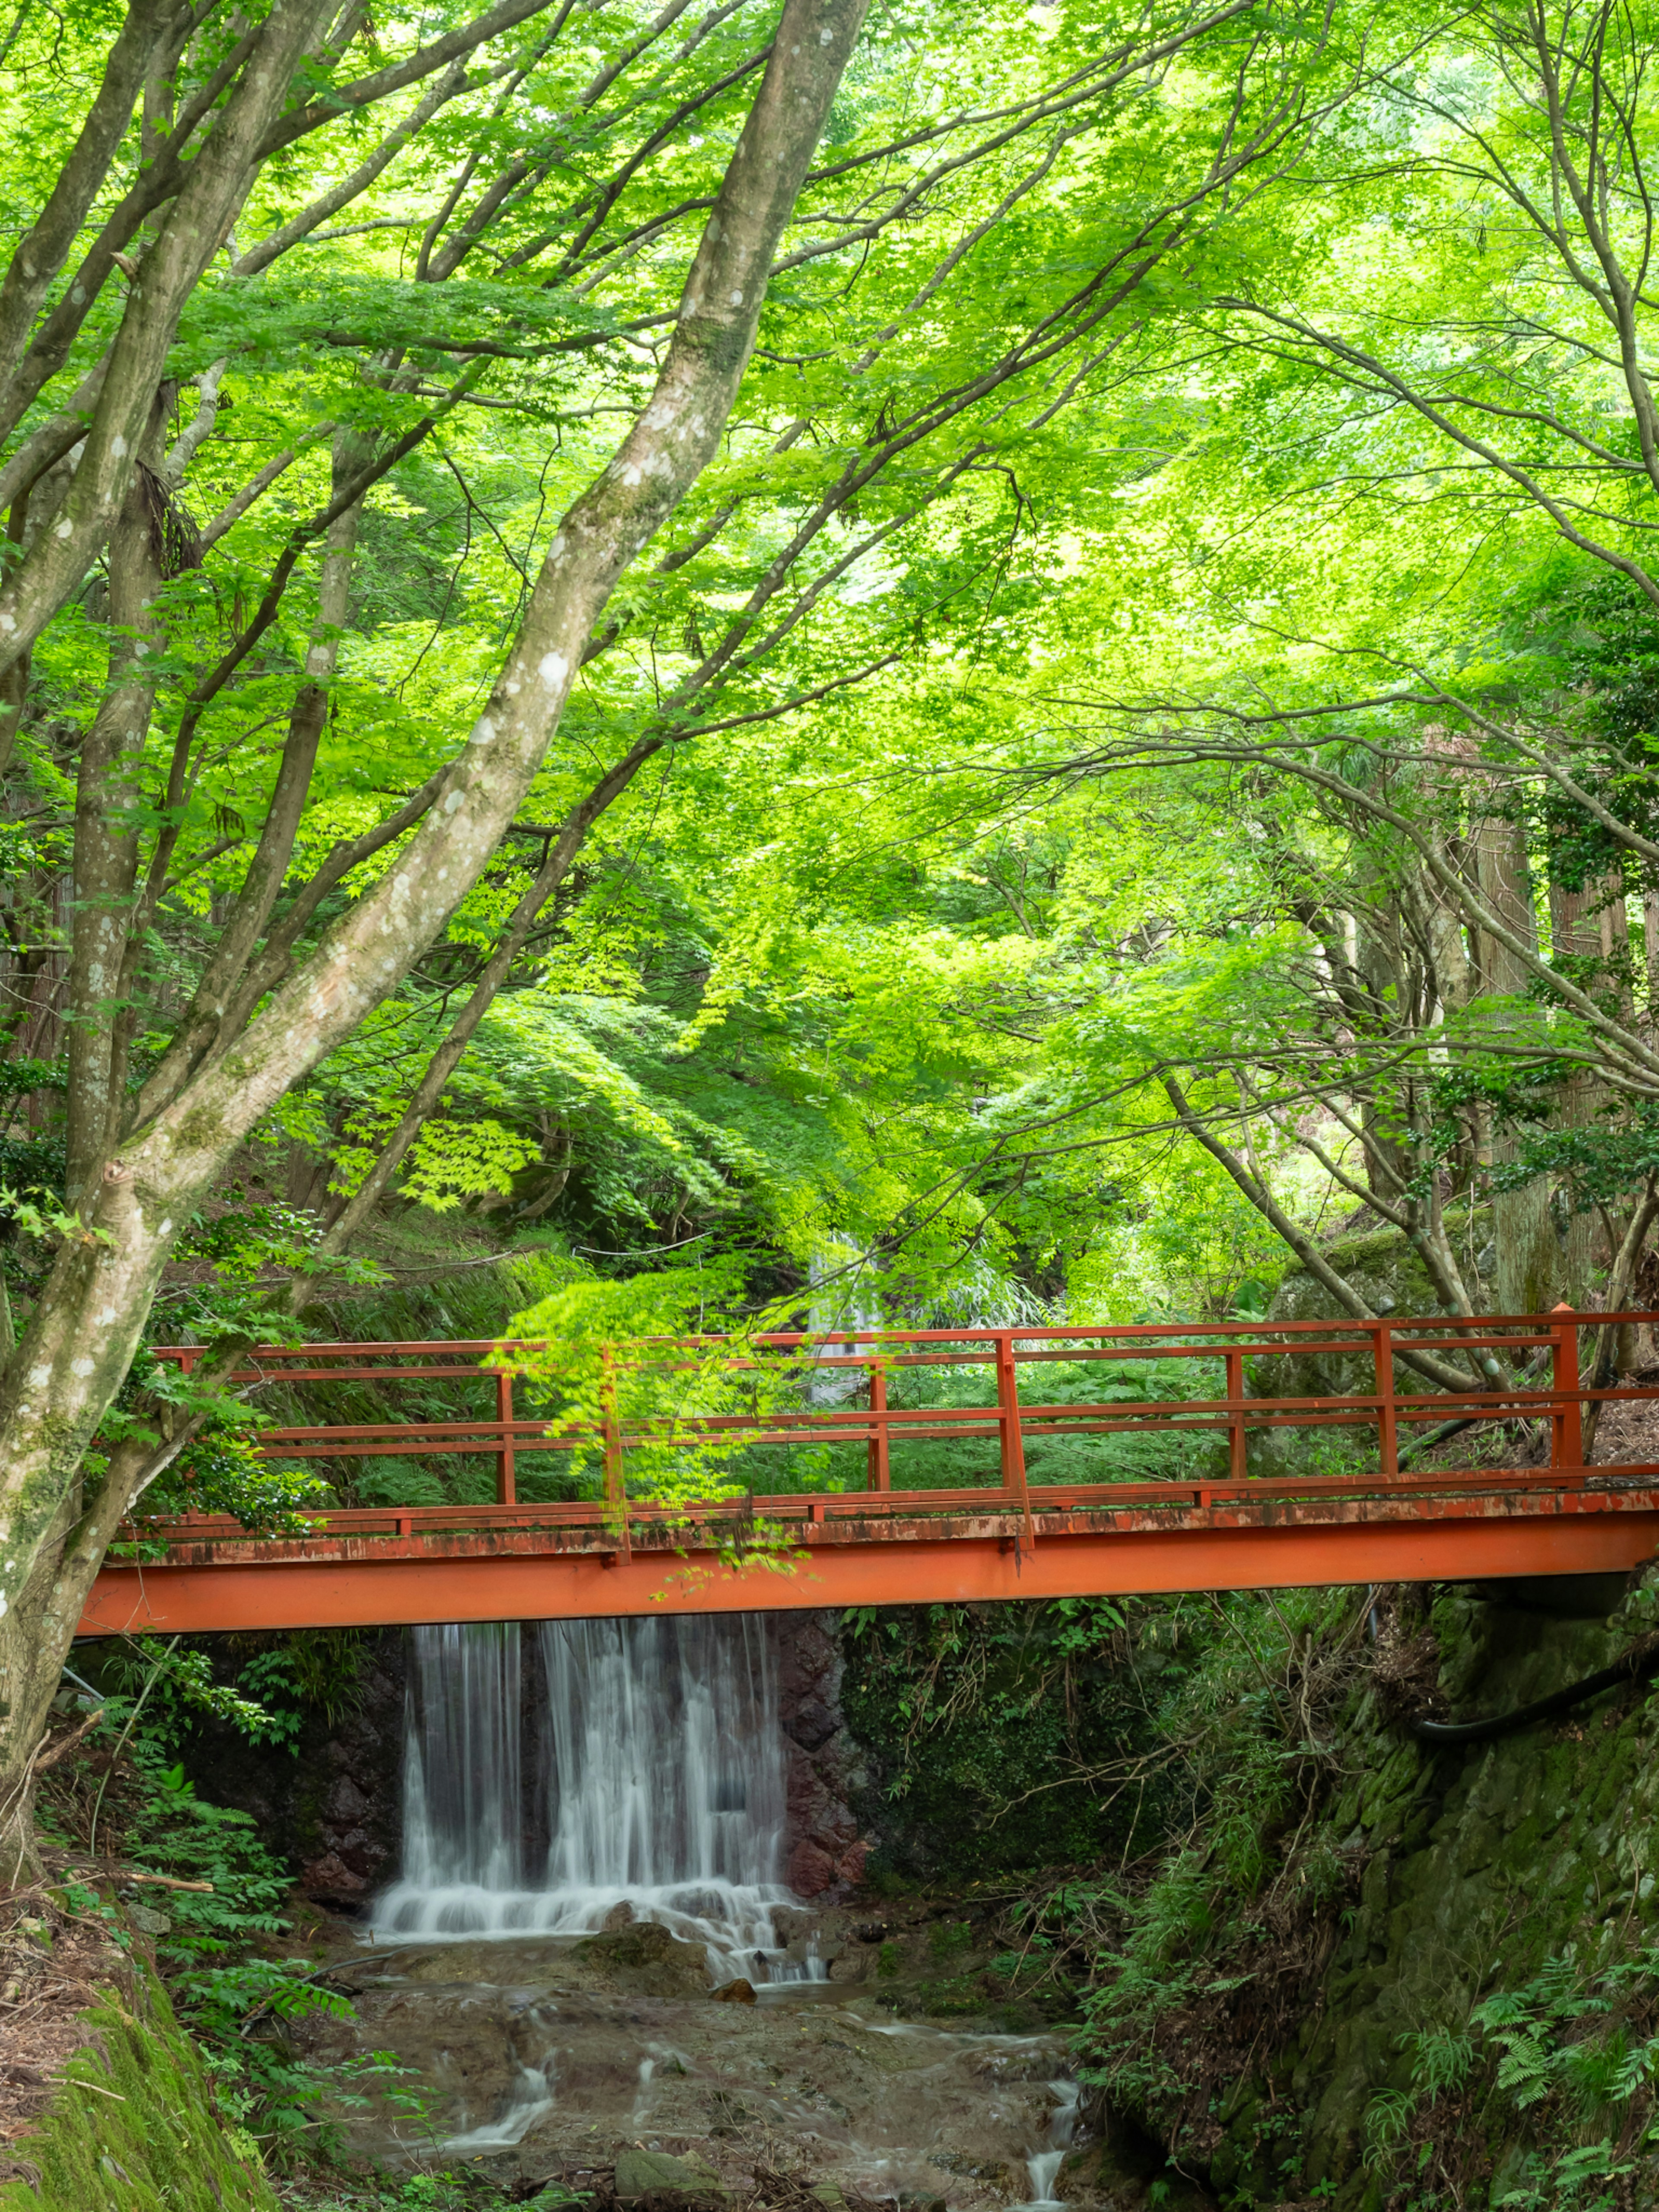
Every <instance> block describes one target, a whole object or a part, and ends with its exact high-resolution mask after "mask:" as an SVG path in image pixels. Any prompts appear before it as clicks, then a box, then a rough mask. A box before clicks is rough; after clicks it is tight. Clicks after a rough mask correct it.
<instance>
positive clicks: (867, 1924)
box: [295, 1907, 1086, 2212]
mask: <svg viewBox="0 0 1659 2212" xmlns="http://www.w3.org/2000/svg"><path fill="white" fill-rule="evenodd" d="M779 1917H780V1919H781V1923H782V1924H781V1926H780V1928H779V1934H780V1936H782V1937H783V1938H784V1939H785V1940H786V1945H787V1948H786V1954H785V1958H784V1960H782V1961H774V1962H773V1966H772V1970H773V1972H780V1971H781V1972H786V1973H787V1972H792V1971H793V1972H797V1973H799V1974H800V1975H801V1976H802V1977H803V1978H799V1979H795V1980H784V1981H774V1982H772V1983H770V1984H767V1983H762V1984H761V1985H760V1986H759V1987H758V1989H753V1990H751V1989H750V1986H749V1985H748V1984H744V1983H741V1982H740V1983H738V1984H736V1985H735V1987H733V1988H732V1989H731V1990H729V1991H726V1992H717V1991H716V1990H714V1989H712V1988H711V1985H710V1975H709V1971H708V1961H707V1957H706V1954H705V1953H704V1951H703V1949H702V1947H701V1946H700V1945H696V1944H692V1943H689V1942H682V1941H680V1940H679V1939H678V1938H677V1937H676V1936H673V1935H672V1934H671V1933H670V1931H669V1930H668V1929H665V1928H663V1927H659V1926H656V1925H654V1924H652V1923H631V1924H629V1923H624V1924H623V1925H621V1926H618V1927H614V1928H611V1929H606V1930H605V1931H603V1932H601V1933H599V1934H597V1935H592V1936H580V1937H559V1936H533V1937H528V1938H525V1939H522V1940H515V1939H513V1938H504V1939H503V1938H497V1939H493V1940H489V1941H477V1940H472V1941H461V1942H454V1943H445V1942H422V1943H420V1944H418V1945H411V1946H408V1947H405V1948H387V1947H383V1946H374V1947H369V1946H364V1945H362V1944H360V1943H359V1942H357V1941H356V1938H355V1937H354V1935H353V1933H352V1931H351V1929H349V1926H348V1925H346V1924H345V1923H334V1924H332V1925H331V1926H328V1927H325V1928H324V1929H319V1937H320V1938H321V1940H322V1942H323V1945H324V1947H325V1948H328V1949H332V1951H333V1952H334V1953H335V1954H336V1958H337V1966H336V1971H335V1981H336V1985H337V1986H342V1987H345V1988H348V1989H349V1991H350V1994H351V1996H352V2000H353V2006H354V2010H355V2014H356V2017H355V2019H353V2020H350V2021H343V2020H339V2021H337V2020H328V2019H313V2020H311V2021H307V2022H305V2023H303V2024H302V2026H301V2027H300V2028H299V2029H297V2030H296V2031H295V2033H296V2039H298V2040H299V2042H300V2043H301V2046H302V2048H303V2049H304V2051H305V2052H306V2054H307V2056H308V2057H312V2058H313V2060H317V2061H321V2062H325V2063H326V2062H331V2061H333V2062H337V2061H339V2060H341V2059H343V2058H345V2057H349V2056H353V2055H361V2054H362V2053H366V2052H368V2051H387V2052H390V2053H392V2055H393V2056H395V2057H396V2058H397V2059H398V2062H399V2063H400V2064H401V2065H402V2066H404V2068H406V2069H408V2073H407V2075H405V2077H404V2082H405V2086H406V2087H407V2086H410V2085H418V2087H419V2090H420V2093H421V2094H422V2098H423V2100H424V2103H425V2111H424V2113H423V2114H422V2115H421V2116H420V2117H418V2118H411V2117H410V2114H409V2113H408V2112H406V2111H400V2110H399V2109H398V2106H397V2105H396V2103H395V2102H394V2101H392V2100H386V2099H380V2100H375V2101H374V2102H373V2103H371V2104H370V2105H369V2106H366V2107H362V2108H359V2109H356V2110H350V2109H348V2110H345V2111H343V2112H342V2114H341V2122H342V2125H343V2130H344V2132H345V2134H346V2136H347V2137H348V2139H349V2142H350V2144H351V2146H352V2148H354V2149H355V2150H356V2152H358V2153H359V2154H363V2155H366V2156H371V2157H373V2158H374V2159H376V2160H391V2161H393V2162H396V2161H398V2160H411V2161H417V2162H420V2163H422V2164H426V2163H432V2162H437V2163H440V2164H443V2165H447V2166H455V2165H459V2164H466V2163H477V2165H479V2166H482V2167H483V2168H484V2169H485V2170H486V2171H488V2172H489V2173H490V2174H491V2175H492V2177H494V2178H495V2179H499V2180H500V2181H501V2182H502V2183H503V2184H505V2185H512V2184H515V2183H525V2184H527V2183H531V2182H536V2183H543V2182H546V2181H549V2180H560V2181H562V2182H564V2183H565V2184H566V2185H568V2186H571V2187H574V2188H577V2189H582V2188H585V2187H591V2186H592V2185H593V2182H594V2179H595V2178H596V2177H600V2178H602V2179H603V2181H604V2182H605V2184H606V2185H610V2186H614V2188H615V2191H616V2193H617V2196H618V2197H621V2198H622V2199H623V2201H632V2200H635V2199H638V2198H641V2197H646V2196H648V2195H649V2196H656V2195H660V2194H661V2193H662V2192H665V2191H674V2192H678V2193H679V2194H681V2195H690V2196H696V2195H697V2194H699V2193H700V2192H704V2193H707V2192H711V2191H716V2190H722V2189H723V2190H727V2191H742V2192H743V2193H744V2194H745V2195H748V2194H750V2192H751V2191H752V2187H753V2178H754V2176H755V2174H756V2172H757V2170H775V2171H782V2172H794V2173H801V2172H805V2173H807V2174H809V2175H810V2178H811V2183H812V2184H813V2185H814V2186H816V2187H817V2190H818V2191H819V2192H820V2195H821V2196H822V2197H824V2199H825V2201H829V2202H831V2203H833V2202H834V2201H835V2195H836V2191H841V2192H842V2193H843V2194H844V2195H846V2196H848V2197H875V2198H881V2199H886V2200H890V2201H891V2200H896V2201H897V2202H898V2203H900V2204H901V2205H904V2206H907V2207H908V2206H912V2205H914V2206H917V2207H921V2206H924V2205H926V2206H939V2207H940V2208H941V2212H944V2208H950V2212H992V2208H1002V2207H1006V2206H1009V2205H1013V2204H1021V2203H1048V2202H1051V2201H1053V2198H1054V2195H1055V2192H1056V2190H1057V2188H1064V2187H1065V2178H1064V2177H1063V2176H1062V2175H1061V2173H1060V2168H1061V2166H1062V2165H1063V2163H1064V2161H1065V2160H1066V2156H1067V2154H1068V2144H1069V2143H1070V2140H1071V2136H1072V2133H1073V2122H1074V2118H1075V2114H1076V2109H1077V2091H1076V2087H1075V2084H1074V2082H1073V2081H1072V2080H1071V2079H1070V2078H1069V2076H1070V2072H1071V2062H1070V2057H1069V2051H1068V2044H1069V2038H1068V2034H1067V2033H1066V2029H1065V2028H1064V2027H1062V2026H1060V2025H1058V2024H1055V2023H1053V2022H1047V2021H1044V2019H1043V2015H1042V2002H1041V2000H1040V1998H1033V1997H1031V1996H1026V1997H1024V1998H1021V1997H1018V1996H1012V1995H1011V1994H1010V1990H1009V1984H1008V1980H1007V1978H1006V1975H999V1974H998V1973H997V1972H995V1970H994V1966H993V1965H992V1963H991V1960H990V1957H989V1955H988V1954H987V1948H986V1944H985V1941H984V1936H983V1931H982V1930H981V1929H978V1928H976V1927H975V1924H974V1923H973V1921H972V1920H971V1919H969V1918H965V1917H963V1918H957V1917H951V1916H949V1915H948V1914H947V1915H940V1914H939V1912H938V1911H936V1910H934V1911H928V1910H927V1909H925V1908H919V1907H912V1908H910V1909H909V1910H908V1911H905V1912H900V1913H897V1914H890V1915H889V1916H888V1917H884V1918H881V1919H877V1920H873V1921H872V1920H871V1919H869V1918H868V1917H866V1918H865V1919H863V1920H861V1921H860V1920H857V1919H855V1918H854V1917H852V1916H850V1915H848V1914H847V1913H845V1912H842V1911H799V1912H793V1913H788V1914H784V1915H781V1916H779ZM808 1972H811V1973H813V1974H814V1975H816V1976H817V1977H819V1978H812V1979H808V1978H805V1975H806V1974H807V1973H808ZM1079 2158H1082V2159H1084V2160H1086V2152H1083V2151H1080V2150H1079V2152H1077V2153H1073V2159H1074V2161H1075V2160H1077V2159H1079Z"/></svg>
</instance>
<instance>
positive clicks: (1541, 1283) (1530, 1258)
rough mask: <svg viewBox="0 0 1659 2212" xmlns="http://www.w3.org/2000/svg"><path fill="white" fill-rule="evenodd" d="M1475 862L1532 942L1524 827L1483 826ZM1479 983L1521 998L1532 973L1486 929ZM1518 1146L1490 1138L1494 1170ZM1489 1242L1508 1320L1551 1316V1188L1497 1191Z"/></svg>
mask: <svg viewBox="0 0 1659 2212" xmlns="http://www.w3.org/2000/svg"><path fill="white" fill-rule="evenodd" d="M1476 864H1477V866H1478V869H1479V880H1480V893H1481V896H1482V897H1483V898H1484V899H1485V900H1486V903H1487V904H1488V906H1490V907H1491V908H1492V912H1493V914H1494V915H1497V917H1498V921H1500V922H1502V923H1503V924H1504V927H1506V928H1507V929H1508V930H1510V932H1511V933H1512V934H1513V935H1515V936H1516V937H1518V938H1521V939H1524V940H1527V941H1528V942H1535V941H1536V936H1537V925H1536V921H1535V920H1534V914H1533V904H1532V884H1531V878H1530V877H1529V876H1528V871H1527V848H1526V836H1525V832H1524V831H1523V830H1522V828H1521V827H1520V825H1519V824H1518V823H1514V822H1510V821H1506V820H1504V819H1503V818H1502V817H1491V818H1489V819H1488V820H1486V821H1485V822H1483V823H1481V825H1480V831H1479V835H1478V839H1477V852H1476ZM1480 981H1481V988H1482V992H1483V994H1485V995H1486V996H1488V997H1493V998H1519V997H1521V996H1522V994H1523V993H1524V992H1525V990H1526V987H1527V982H1528V971H1527V969H1526V968H1525V966H1524V965H1523V964H1522V962H1521V961H1520V960H1519V959H1518V958H1517V957H1516V956H1515V954H1514V953H1513V952H1511V951H1510V948H1509V947H1508V946H1507V945H1504V944H1502V943H1501V942H1500V941H1499V940H1498V939H1497V938H1495V937H1494V936H1492V934H1491V933H1490V931H1488V930H1482V931H1481V933H1480ZM1515 1153H1516V1140H1515V1139H1514V1137H1513V1136H1511V1135H1509V1134H1508V1133H1502V1134H1499V1135H1497V1136H1495V1137H1494V1138H1493V1139H1492V1165H1493V1166H1494V1167H1501V1166H1503V1165H1504V1164H1505V1163H1506V1162H1507V1161H1509V1160H1512V1159H1513V1158H1514V1157H1515ZM1492 1238H1493V1241H1494V1243H1495V1244H1496V1246H1497V1261H1498V1284H1497V1289H1498V1311H1499V1312H1500V1313H1506V1314H1541V1313H1547V1312H1548V1311H1549V1310H1550V1308H1551V1307H1552V1306H1553V1304H1555V1303H1556V1300H1557V1298H1558V1297H1559V1295H1560V1289H1559V1286H1560V1282H1561V1272H1562V1263H1561V1247H1560V1243H1559V1240H1558V1239H1557V1237H1556V1234H1555V1224H1554V1221H1553V1218H1552V1216H1551V1213H1550V1188H1549V1183H1548V1182H1547V1179H1546V1178H1545V1177H1544V1176H1534V1177H1533V1179H1532V1181H1531V1182H1528V1183H1525V1184H1523V1185H1522V1188H1520V1189H1519V1190H1507V1191H1495V1192H1494V1193H1493V1194H1492Z"/></svg>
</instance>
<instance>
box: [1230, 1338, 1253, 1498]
mask: <svg viewBox="0 0 1659 2212" xmlns="http://www.w3.org/2000/svg"><path fill="white" fill-rule="evenodd" d="M1224 1356H1225V1359H1226V1362H1227V1472H1228V1474H1230V1475H1231V1478H1232V1480H1234V1481H1235V1482H1243V1480H1244V1477H1245V1474H1247V1472H1248V1469H1247V1468H1246V1467H1245V1464H1244V1355H1243V1352H1227V1353H1225V1355H1224Z"/></svg>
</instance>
